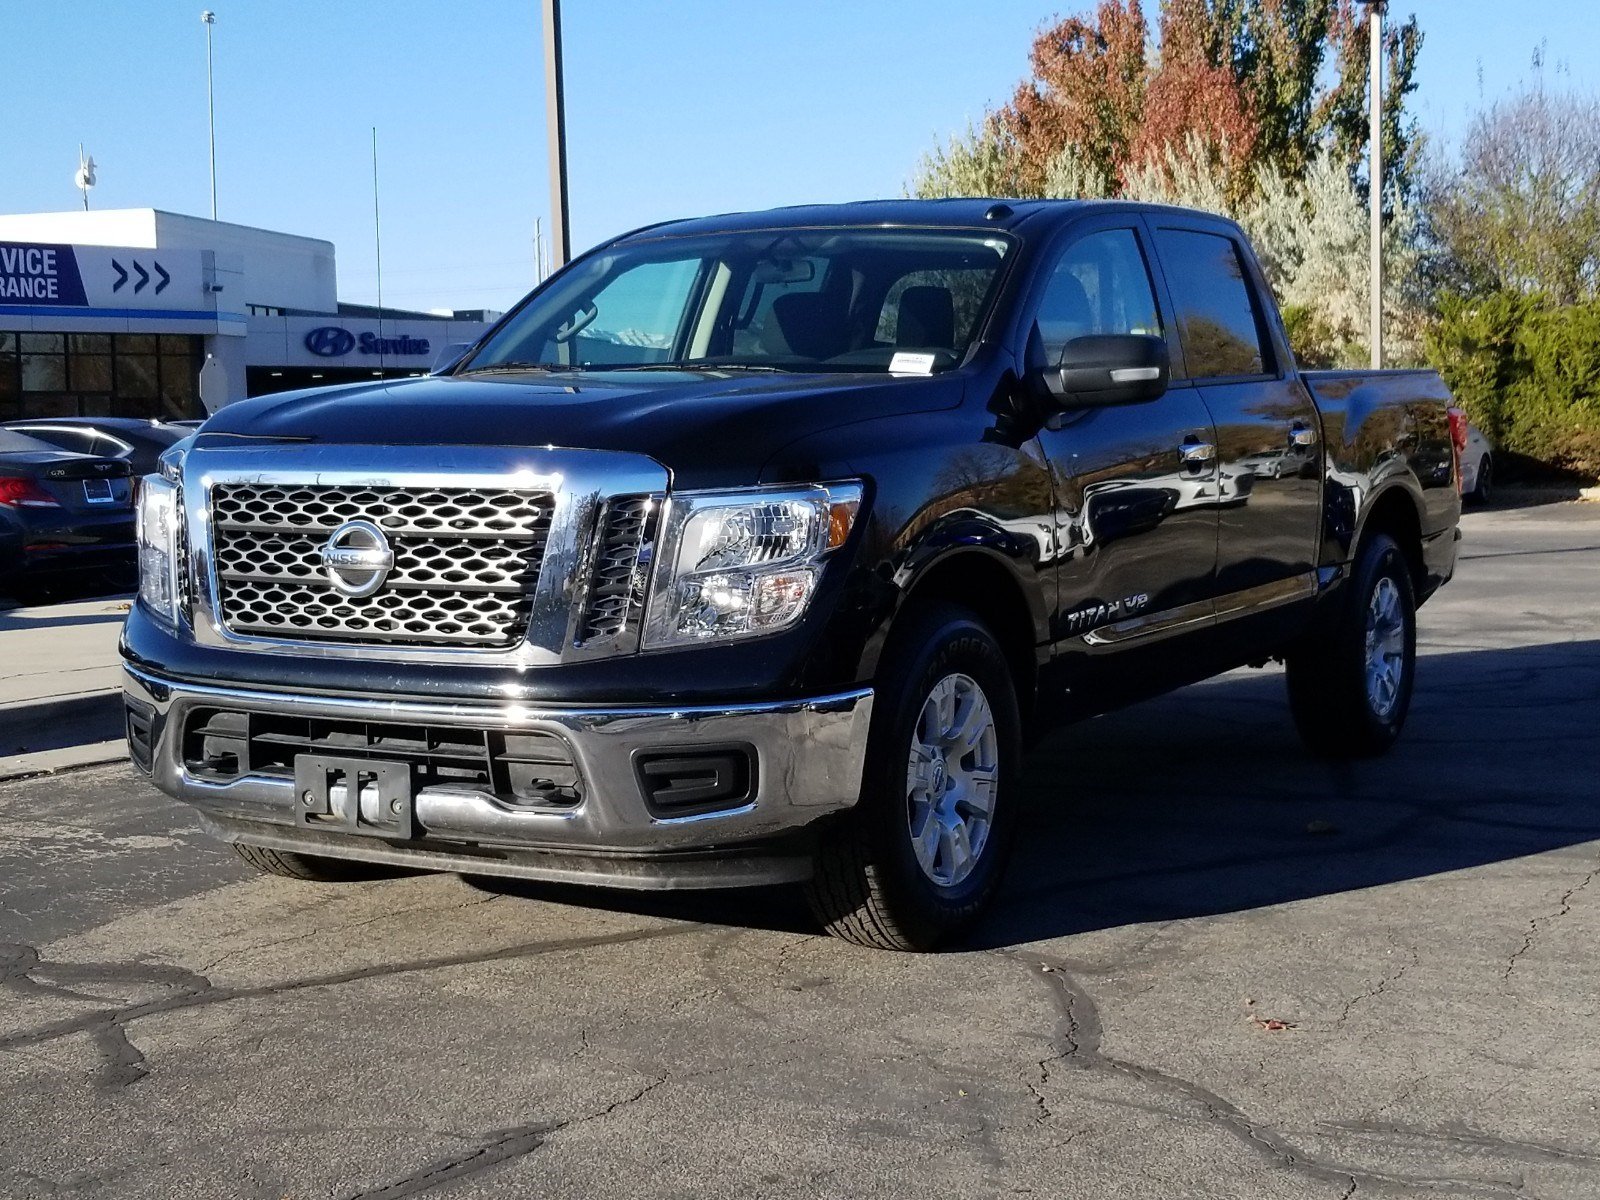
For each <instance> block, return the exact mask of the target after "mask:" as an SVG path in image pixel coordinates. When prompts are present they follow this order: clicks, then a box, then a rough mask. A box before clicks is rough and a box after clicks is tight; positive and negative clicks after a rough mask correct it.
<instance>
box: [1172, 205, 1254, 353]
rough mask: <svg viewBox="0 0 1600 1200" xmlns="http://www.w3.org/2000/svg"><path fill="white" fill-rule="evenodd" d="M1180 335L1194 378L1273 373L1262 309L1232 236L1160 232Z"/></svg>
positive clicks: (1180, 231)
mask: <svg viewBox="0 0 1600 1200" xmlns="http://www.w3.org/2000/svg"><path fill="white" fill-rule="evenodd" d="M1156 244H1157V246H1158V247H1159V248H1160V251H1161V265H1162V267H1163V268H1164V269H1165V271H1166V273H1167V283H1168V284H1169V285H1170V286H1171V288H1172V302H1173V304H1174V305H1175V306H1176V308H1177V319H1178V332H1179V334H1180V336H1181V337H1182V338H1183V353H1184V357H1185V359H1186V360H1187V362H1188V366H1189V375H1190V377H1191V378H1193V379H1195V380H1200V381H1204V380H1207V379H1227V378H1237V377H1240V376H1250V375H1266V374H1269V373H1271V371H1272V369H1273V368H1272V365H1271V364H1272V354H1271V352H1270V350H1269V349H1268V346H1267V339H1266V337H1265V336H1264V335H1265V322H1264V321H1263V320H1262V313H1261V305H1260V301H1259V299H1258V297H1257V296H1256V294H1255V289H1254V288H1253V287H1252V286H1251V284H1250V280H1249V278H1248V275H1247V274H1246V272H1245V266H1244V257H1243V255H1242V254H1241V253H1240V250H1239V246H1238V243H1237V242H1235V241H1234V240H1233V239H1232V238H1229V237H1223V236H1221V235H1219V234H1214V233H1198V232H1196V231H1194V230H1190V229H1161V230H1158V231H1157V233H1156Z"/></svg>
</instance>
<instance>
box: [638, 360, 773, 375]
mask: <svg viewBox="0 0 1600 1200" xmlns="http://www.w3.org/2000/svg"><path fill="white" fill-rule="evenodd" d="M610 370H613V371H762V372H766V373H769V374H778V375H787V374H789V373H790V372H789V368H787V367H774V366H769V365H768V364H767V363H742V362H670V363H637V364H635V365H633V366H628V367H611V368H610Z"/></svg>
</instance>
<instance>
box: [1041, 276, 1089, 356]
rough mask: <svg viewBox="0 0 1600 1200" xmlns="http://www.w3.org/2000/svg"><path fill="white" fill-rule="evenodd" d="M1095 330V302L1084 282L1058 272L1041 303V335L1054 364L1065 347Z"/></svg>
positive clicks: (1046, 352)
mask: <svg viewBox="0 0 1600 1200" xmlns="http://www.w3.org/2000/svg"><path fill="white" fill-rule="evenodd" d="M1094 331H1095V320H1094V305H1093V304H1091V303H1090V302H1089V293H1088V291H1087V290H1086V289H1085V288H1084V286H1083V281H1082V280H1080V279H1079V278H1078V277H1077V276H1076V275H1074V274H1072V272H1070V271H1057V272H1056V273H1055V275H1054V276H1053V277H1052V278H1051V280H1050V286H1049V287H1048V288H1046V289H1045V294H1044V300H1043V301H1042V302H1041V303H1040V305H1039V338H1040V340H1041V341H1042V342H1043V343H1044V349H1045V354H1046V356H1047V361H1049V362H1050V363H1051V364H1052V365H1053V364H1054V363H1056V362H1057V361H1059V360H1060V358H1061V348H1062V347H1063V346H1065V345H1066V344H1067V343H1068V342H1070V341H1071V340H1072V339H1073V338H1080V337H1086V336H1088V335H1089V334H1091V333H1093V332H1094Z"/></svg>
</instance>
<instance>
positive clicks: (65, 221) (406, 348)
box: [0, 208, 498, 420]
mask: <svg viewBox="0 0 1600 1200" xmlns="http://www.w3.org/2000/svg"><path fill="white" fill-rule="evenodd" d="M337 284H338V277H337V271H336V268H335V264H334V248H333V244H332V243H331V242H325V241H321V240H320V239H317V238H308V237H299V236H297V235H294V234H288V233H277V232H274V231H273V230H269V229H254V228H251V227H249V226H244V225H230V224H228V223H226V222H222V221H208V220H203V219H201V218H199V217H188V216H182V215H179V214H177V213H167V212H161V211H159V210H156V209H149V208H138V209H119V210H111V211H104V212H94V211H85V212H60V213H32V214H27V215H19V216H3V215H0V420H11V419H14V418H18V417H40V416H52V417H53V416H68V415H82V416H128V417H161V418H165V419H180V418H185V417H201V416H204V415H205V414H206V413H207V412H214V411H215V410H216V409H218V408H220V407H222V406H223V405H225V404H229V403H232V402H233V401H235V400H240V399H243V398H244V397H246V396H258V395H263V394H265V393H268V392H278V391H285V390H288V389H290V388H301V387H320V386H322V385H324V384H330V383H341V382H353V381H358V380H372V379H390V378H398V377H404V376H407V375H420V374H422V373H424V372H425V371H427V370H428V369H429V368H430V367H432V366H433V365H434V363H435V362H436V361H438V359H439V358H440V356H441V355H442V354H443V353H445V351H446V350H447V348H448V347H450V346H451V345H454V344H459V343H462V342H473V341H476V340H477V339H478V337H479V336H480V335H481V334H482V333H483V331H484V330H485V329H486V328H488V325H489V323H490V322H492V321H493V320H494V319H495V318H496V317H497V316H498V314H496V313H490V312H483V311H477V310H474V311H466V312H459V311H458V312H408V311H402V310H398V309H390V308H385V309H378V308H374V307H371V306H369V305H359V304H342V303H340V302H339V300H338V292H337Z"/></svg>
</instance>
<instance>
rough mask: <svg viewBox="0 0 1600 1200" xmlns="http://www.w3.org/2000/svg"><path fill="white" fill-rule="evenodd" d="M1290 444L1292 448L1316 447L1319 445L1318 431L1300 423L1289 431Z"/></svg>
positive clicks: (1296, 423)
mask: <svg viewBox="0 0 1600 1200" xmlns="http://www.w3.org/2000/svg"><path fill="white" fill-rule="evenodd" d="M1289 444H1290V445H1291V446H1315V445H1316V444H1317V431H1316V430H1315V429H1311V428H1309V427H1307V426H1305V425H1301V424H1300V423H1299V422H1298V421H1297V422H1295V425H1294V427H1293V428H1292V429H1290V430H1289Z"/></svg>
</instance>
